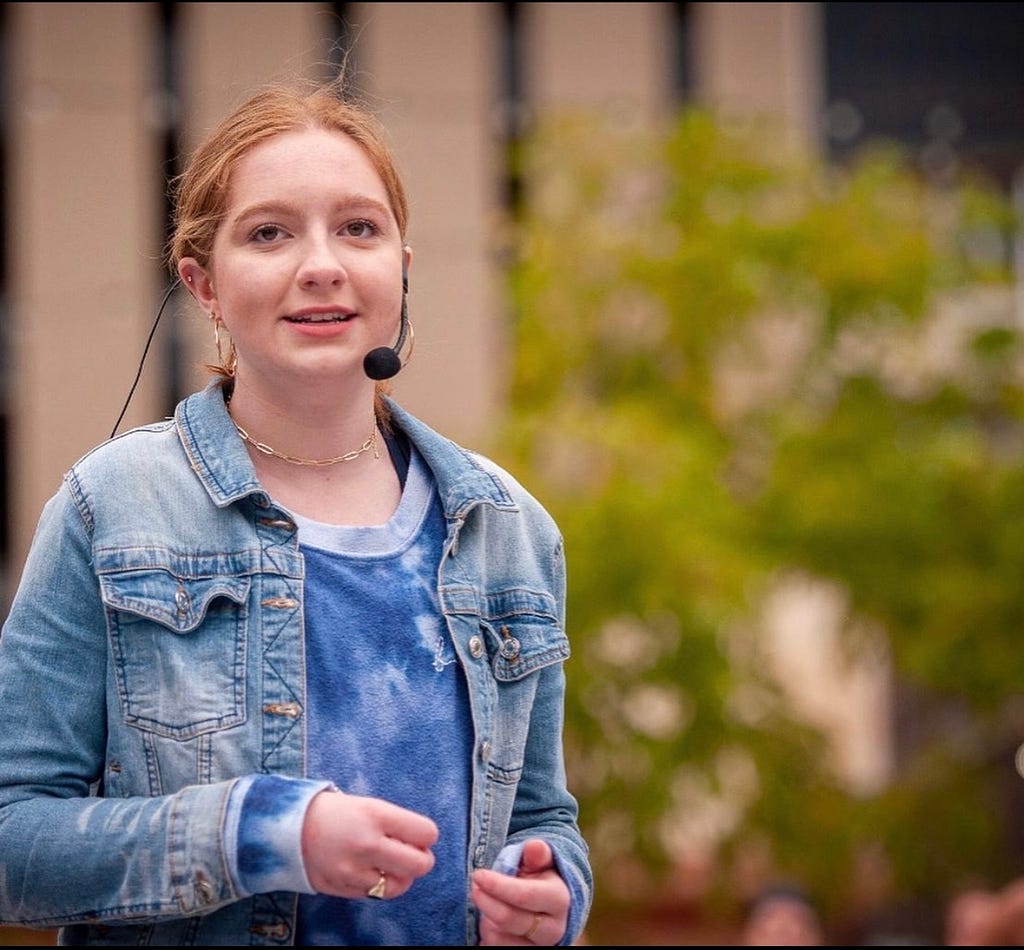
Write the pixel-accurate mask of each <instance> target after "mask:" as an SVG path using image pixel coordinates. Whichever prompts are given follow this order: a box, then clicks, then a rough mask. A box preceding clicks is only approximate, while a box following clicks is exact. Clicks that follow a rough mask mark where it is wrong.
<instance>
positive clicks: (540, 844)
mask: <svg viewBox="0 0 1024 950" xmlns="http://www.w3.org/2000/svg"><path fill="white" fill-rule="evenodd" d="M554 864H555V861H554V855H552V853H551V845H549V844H548V843H547V842H546V841H545V840H544V839H543V838H530V840H529V841H527V842H526V843H525V844H524V845H523V856H522V857H521V858H520V860H519V873H520V874H539V873H540V872H541V871H546V870H547V869H548V868H550V867H554Z"/></svg>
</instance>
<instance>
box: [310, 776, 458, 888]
mask: <svg viewBox="0 0 1024 950" xmlns="http://www.w3.org/2000/svg"><path fill="white" fill-rule="evenodd" d="M437 836H438V831H437V825H435V824H434V822H433V821H431V820H430V819H429V818H427V817H426V816H425V815H420V814H417V813H416V812H413V811H409V810H408V809H406V808H401V807H400V806H398V805H394V804H392V803H391V802H386V801H384V800H382V799H378V798H369V797H365V796H359V795H346V794H344V793H338V792H333V791H331V792H322V793H320V794H319V795H317V796H315V797H314V798H313V800H312V801H311V802H310V805H309V808H308V809H307V811H306V817H305V821H304V822H303V826H302V857H303V862H304V864H305V869H306V876H307V877H308V878H309V882H310V884H311V885H312V886H313V888H314V889H315V890H316V891H317V892H318V893H321V894H331V895H333V896H335V897H348V898H363V897H368V896H370V892H371V891H373V892H374V895H373V896H375V897H378V899H385V900H387V899H391V898H395V897H400V896H401V895H402V894H404V893H405V892H406V891H407V890H408V889H409V888H410V887H411V886H412V885H413V883H414V882H415V881H416V880H417V879H418V878H420V877H422V876H423V875H424V874H427V873H428V872H429V871H430V870H431V869H432V868H433V867H434V855H433V853H432V851H431V850H430V849H431V848H432V847H433V845H434V844H435V843H436V841H437ZM382 878H383V880H382Z"/></svg>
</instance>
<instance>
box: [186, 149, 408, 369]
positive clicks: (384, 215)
mask: <svg viewBox="0 0 1024 950" xmlns="http://www.w3.org/2000/svg"><path fill="white" fill-rule="evenodd" d="M408 253H409V252H408V250H407V249H403V247H402V238H401V234H400V233H399V229H398V224H397V222H396V220H395V216H394V214H393V213H392V211H391V208H390V205H389V202H388V194H387V192H386V190H385V188H384V184H383V182H382V181H381V179H380V177H379V176H378V174H377V172H376V170H375V169H374V167H373V165H372V164H371V163H370V160H369V159H368V158H367V156H366V155H365V153H364V152H363V151H362V149H361V148H360V147H359V146H358V145H357V144H356V143H355V142H354V141H353V140H352V139H350V138H349V137H348V136H346V135H344V134H342V133H340V132H331V131H327V130H324V129H304V130H301V131H296V132H288V133H285V134H282V135H279V136H276V137H275V138H273V139H269V140H268V141H266V142H263V143H261V144H260V145H257V146H256V147H255V148H253V149H252V151H250V152H248V153H247V154H246V155H245V156H243V158H242V159H241V160H240V161H239V163H238V165H237V166H236V167H235V169H234V171H233V172H232V175H231V179H230V183H229V192H228V202H227V208H226V213H225V216H224V219H223V221H222V222H221V224H220V226H219V228H218V230H217V234H216V237H215V239H214V244H213V252H212V255H211V258H210V266H209V267H208V268H207V269H206V270H205V271H204V270H203V269H202V268H200V267H199V265H198V264H197V263H196V262H195V261H194V260H192V259H186V260H185V261H183V262H182V266H181V267H180V268H179V272H180V273H181V274H182V276H183V277H184V278H185V280H186V283H188V284H189V286H190V287H191V288H192V289H193V292H194V293H195V294H196V297H197V299H198V300H199V301H200V303H201V304H202V305H203V306H204V308H205V309H206V310H207V312H208V313H210V315H211V316H215V317H216V316H219V317H220V319H221V320H223V322H224V324H225V325H226V327H227V329H228V331H229V332H230V333H231V338H232V340H233V341H234V344H235V348H236V351H237V355H238V369H237V373H238V378H239V380H240V381H241V380H245V382H246V385H249V386H260V385H261V384H265V385H269V386H272V387H277V386H281V385H284V386H287V385H289V383H293V384H294V383H295V382H296V381H299V380H301V381H302V382H305V383H310V382H311V383H314V384H316V383H318V381H319V382H322V383H327V382H329V381H336V380H338V379H340V378H342V377H344V376H345V375H346V374H353V373H358V374H360V376H361V378H363V379H365V376H362V373H363V370H362V362H363V357H364V356H365V355H366V353H368V352H369V351H370V350H371V349H373V348H374V347H377V346H382V345H383V346H386V345H390V344H391V343H393V342H394V338H395V335H396V332H397V328H398V320H399V314H400V310H401V301H402V263H403V254H405V255H407V254H408ZM190 277H191V278H192V279H191V280H190V279H189V278H190Z"/></svg>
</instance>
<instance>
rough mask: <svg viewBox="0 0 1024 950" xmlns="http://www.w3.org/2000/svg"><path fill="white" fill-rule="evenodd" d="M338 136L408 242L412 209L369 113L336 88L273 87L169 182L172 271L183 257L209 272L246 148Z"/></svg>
mask: <svg viewBox="0 0 1024 950" xmlns="http://www.w3.org/2000/svg"><path fill="white" fill-rule="evenodd" d="M299 129H328V130H330V131H335V132H341V133H343V134H345V135H347V136H349V138H351V139H352V140H353V141H354V142H356V143H357V144H358V145H359V146H360V147H361V148H362V149H363V151H364V152H365V153H366V155H367V157H368V158H369V159H370V162H371V163H372V164H373V167H374V168H375V169H376V170H377V173H378V174H379V175H380V177H381V181H383V182H384V188H385V190H386V191H387V194H388V199H389V201H390V203H391V211H392V213H393V214H394V216H395V219H396V221H397V222H398V228H399V232H400V234H401V236H402V240H403V241H404V240H405V235H406V230H407V228H408V222H409V205H408V200H407V198H406V194H405V187H404V186H403V184H402V180H401V177H400V176H399V174H398V169H397V167H396V165H395V160H394V157H393V156H392V153H391V149H390V147H389V146H388V144H387V141H386V136H385V133H384V129H383V127H382V126H381V124H380V122H379V121H378V120H377V118H376V116H375V115H374V114H373V113H372V112H371V111H370V110H369V109H368V108H366V107H364V106H361V105H358V104H357V103H355V102H353V101H350V100H348V99H346V98H345V97H344V95H343V93H342V90H341V88H340V86H339V84H338V83H336V82H331V83H327V84H315V85H312V86H310V87H309V88H302V87H299V86H279V87H270V88H267V89H265V90H263V91H261V92H258V93H256V94H255V95H253V96H251V97H250V98H249V99H247V100H246V101H245V102H243V103H242V104H241V105H240V106H238V107H237V108H236V109H235V110H234V111H233V112H232V113H231V114H229V115H228V116H227V117H226V118H225V119H224V120H223V121H222V122H221V123H220V124H219V125H218V126H217V127H216V128H215V129H214V130H213V132H211V133H210V134H209V135H208V136H207V137H206V139H204V140H203V142H202V143H200V145H199V146H198V147H197V148H196V150H195V151H194V152H193V153H192V155H191V157H190V158H189V160H188V163H187V164H186V166H185V169H184V171H183V172H182V173H181V175H179V176H178V178H177V179H176V180H175V181H174V182H172V191H173V194H174V198H175V201H174V209H175V210H174V218H173V228H172V232H171V237H170V240H169V242H168V250H167V258H168V263H169V265H170V267H171V270H172V271H175V272H176V270H177V265H178V262H179V261H180V260H181V259H182V258H183V257H193V258H195V259H196V261H197V262H198V263H199V265H200V266H201V267H207V266H208V265H209V262H210V254H211V251H212V248H213V239H214V236H215V235H216V233H217V228H218V227H219V226H220V222H221V220H222V219H223V217H224V213H225V210H226V208H227V195H228V187H229V186H230V182H231V173H232V171H233V170H234V168H235V166H236V165H237V164H238V161H239V159H240V158H241V157H242V156H243V155H245V154H246V153H247V152H248V151H249V150H250V149H251V148H253V147H254V146H255V145H258V144H259V143H260V142H264V141H266V140H267V139H270V138H273V137H274V136H275V135H281V134H283V133H285V132H294V131H296V130H299Z"/></svg>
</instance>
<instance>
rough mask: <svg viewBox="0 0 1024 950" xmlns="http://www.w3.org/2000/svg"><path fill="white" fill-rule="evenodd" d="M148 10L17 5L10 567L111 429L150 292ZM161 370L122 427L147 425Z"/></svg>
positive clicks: (155, 214)
mask: <svg viewBox="0 0 1024 950" xmlns="http://www.w3.org/2000/svg"><path fill="white" fill-rule="evenodd" d="M152 7H153V4H148V3H53V4H49V3H45V4H44V3H15V4H8V5H7V8H6V10H5V14H6V17H7V28H8V30H9V38H10V42H9V48H10V50H11V63H10V73H9V75H10V87H9V95H10V102H9V104H8V106H9V108H8V115H9V123H10V125H9V142H10V147H9V152H8V162H9V165H8V171H7V180H6V181H5V189H6V196H7V228H8V232H7V242H8V251H9V262H10V266H9V280H8V285H7V291H8V304H9V312H8V314H7V317H8V325H7V326H8V340H9V343H10V351H9V357H8V359H9V367H10V369H9V375H8V386H9V406H10V426H11V440H12V441H11V451H10V478H11V485H12V493H13V497H12V498H11V501H10V505H11V507H10V510H11V518H12V534H13V558H12V560H13V561H14V562H15V563H13V564H12V567H13V568H14V569H17V567H18V566H19V565H20V563H21V559H22V557H23V554H24V552H25V550H26V548H27V541H28V537H29V536H30V534H31V532H32V530H33V528H34V526H35V522H36V519H37V518H38V515H39V511H40V508H41V506H42V504H43V502H44V500H45V499H46V498H47V497H49V496H50V495H51V494H52V493H53V492H54V491H56V489H57V486H58V484H59V480H60V476H61V473H62V472H63V471H64V469H65V468H66V467H67V466H68V465H69V464H70V463H71V462H72V461H74V459H75V458H76V457H77V456H78V455H80V454H81V453H82V452H84V451H85V450H86V449H87V448H89V447H90V446H91V445H93V444H95V443H96V442H99V441H101V440H102V439H104V438H105V437H106V436H107V435H109V434H110V431H111V429H112V427H113V425H114V422H115V421H116V419H117V415H118V413H119V412H120V409H121V405H122V403H123V401H124V397H125V395H126V393H127V391H128V388H129V386H130V384H131V382H132V379H133V377H134V370H135V365H136V363H137V362H138V357H139V354H140V352H141V350H142V345H143V342H144V340H145V334H146V333H147V332H148V327H149V322H150V316H149V314H150V312H151V310H152V306H151V302H152V300H153V298H154V295H155V292H156V282H155V280H154V268H153V267H152V266H151V262H152V260H153V257H154V255H155V254H157V253H158V240H159V235H160V222H159V213H160V208H159V193H157V192H154V190H153V188H152V180H153V175H154V172H155V171H158V170H159V167H160V165H159V156H158V152H157V150H156V147H157V137H156V131H155V129H154V128H153V126H152V124H151V123H150V122H149V117H150V116H151V115H152V113H151V112H150V108H151V107H152V105H153V102H152V99H151V95H152V91H153V87H154V83H153V78H154V77H153V76H152V63H153V61H154V57H153V55H152V49H151V31H150V25H151V24H150V19H151V12H152V11H151V8H152ZM154 382H155V380H154V377H153V376H152V375H150V376H149V377H148V378H147V379H146V380H145V382H144V383H143V384H142V386H141V387H140V389H139V391H138V394H137V397H136V401H135V404H134V407H133V411H132V414H131V418H132V419H133V420H139V419H143V418H146V417H147V416H149V417H151V416H152V412H153V408H154V405H155V404H154V398H153V394H154V391H155V389H154Z"/></svg>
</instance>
